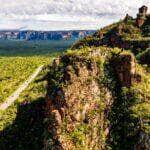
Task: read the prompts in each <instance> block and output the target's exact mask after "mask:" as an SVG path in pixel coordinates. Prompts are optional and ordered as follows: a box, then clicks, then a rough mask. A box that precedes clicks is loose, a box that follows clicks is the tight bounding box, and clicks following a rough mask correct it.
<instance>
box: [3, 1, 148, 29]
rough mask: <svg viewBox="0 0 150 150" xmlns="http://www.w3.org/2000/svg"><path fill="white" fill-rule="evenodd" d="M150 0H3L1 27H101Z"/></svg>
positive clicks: (134, 11)
mask: <svg viewBox="0 0 150 150" xmlns="http://www.w3.org/2000/svg"><path fill="white" fill-rule="evenodd" d="M143 4H145V5H147V6H150V1H149V0H134V1H133V0H115V1H114V0H107V1H106V0H95V1H94V0H13V1H12V0H5V1H4V0H0V6H1V8H0V29H11V28H12V29H15V28H16V29H17V28H22V27H24V28H26V29H33V30H68V29H97V28H100V27H102V26H104V25H106V24H109V23H112V22H114V21H116V20H118V19H120V18H122V17H123V16H124V15H125V14H126V13H129V14H130V15H133V16H134V15H135V14H136V12H137V9H138V8H139V7H140V6H141V5H143Z"/></svg>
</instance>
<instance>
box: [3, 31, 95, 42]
mask: <svg viewBox="0 0 150 150" xmlns="http://www.w3.org/2000/svg"><path fill="white" fill-rule="evenodd" d="M94 32H95V31H94V30H76V31H30V30H28V31H17V30H8V31H6V30H5V31H0V39H3V40H28V41H32V40H61V39H65V40H67V39H80V38H83V37H85V36H88V35H90V34H92V33H94Z"/></svg>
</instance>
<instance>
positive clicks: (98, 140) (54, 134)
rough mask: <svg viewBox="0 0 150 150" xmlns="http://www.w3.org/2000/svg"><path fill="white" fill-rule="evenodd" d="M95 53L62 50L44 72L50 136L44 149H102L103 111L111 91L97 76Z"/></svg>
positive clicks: (106, 131) (103, 142) (103, 140)
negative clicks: (60, 55)
mask: <svg viewBox="0 0 150 150" xmlns="http://www.w3.org/2000/svg"><path fill="white" fill-rule="evenodd" d="M99 54H100V53H99V52H98V51H97V52H96V51H93V52H89V54H87V56H86V57H83V56H82V55H76V54H66V55H64V56H62V57H61V58H59V59H57V60H55V61H54V63H53V65H52V69H51V72H50V74H49V76H48V77H49V80H48V82H49V84H48V85H49V88H48V89H50V90H48V94H47V108H46V109H47V111H46V112H47V118H49V119H50V121H48V124H47V129H48V131H49V134H50V135H51V137H50V138H48V139H47V141H46V143H45V149H55V150H56V149H64V150H66V149H68V150H72V149H95V150H96V149H98V150H99V149H104V146H105V138H106V136H107V134H108V128H107V122H106V116H107V114H105V113H106V112H105V111H107V112H108V110H109V106H110V103H111V95H110V93H109V91H108V89H107V88H104V86H103V85H102V84H101V83H100V80H99V78H101V77H103V70H101V69H102V68H101V67H100V65H102V62H101V60H102V58H101V56H100V55H99ZM93 58H94V59H93ZM97 60H99V62H97ZM58 72H59V73H60V74H59V77H58V78H57V79H56V78H55V77H54V76H55V75H56V73H57V74H58ZM54 80H55V81H54ZM54 82H57V83H54ZM53 87H55V88H53ZM52 88H53V90H52ZM106 106H107V107H106ZM106 108H107V109H106ZM104 110H105V111H104Z"/></svg>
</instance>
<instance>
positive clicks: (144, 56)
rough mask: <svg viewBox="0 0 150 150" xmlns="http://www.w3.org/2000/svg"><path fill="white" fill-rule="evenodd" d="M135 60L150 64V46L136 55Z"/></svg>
mask: <svg viewBox="0 0 150 150" xmlns="http://www.w3.org/2000/svg"><path fill="white" fill-rule="evenodd" d="M137 60H138V61H139V62H140V63H141V64H148V65H150V48H148V49H146V50H145V51H144V52H142V53H140V54H138V55H137Z"/></svg>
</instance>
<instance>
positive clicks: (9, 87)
mask: <svg viewBox="0 0 150 150" xmlns="http://www.w3.org/2000/svg"><path fill="white" fill-rule="evenodd" d="M72 42H73V41H48V42H46V41H44V42H42V41H38V42H26V41H22V42H20V41H0V103H2V102H3V101H5V100H6V98H7V97H8V96H9V95H10V94H11V93H12V92H14V90H16V89H17V88H18V86H19V85H20V84H22V83H23V82H24V81H25V80H26V79H27V78H28V77H29V76H30V75H31V74H32V73H33V72H34V71H35V69H36V68H38V67H39V66H40V65H45V67H44V68H43V70H42V72H41V73H40V74H39V75H38V76H37V77H36V79H35V80H34V81H33V82H32V83H31V84H30V85H29V87H28V88H27V89H26V90H25V91H23V92H22V93H21V95H20V97H19V98H18V99H17V100H16V101H15V103H14V104H12V105H11V106H10V107H9V108H8V109H7V110H5V111H1V112H0V149H1V150H6V149H13V150H18V149H19V150H21V149H23V150H25V149H37V150H38V149H41V148H42V146H43V136H42V134H43V130H44V125H43V118H44V105H45V101H44V99H45V95H46V81H45V75H46V74H47V68H48V66H47V65H49V64H50V63H51V61H52V60H53V59H54V58H55V57H56V56H58V55H59V54H61V53H62V52H63V51H64V50H65V49H66V48H68V47H69V46H70V45H71V43H72Z"/></svg>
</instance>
